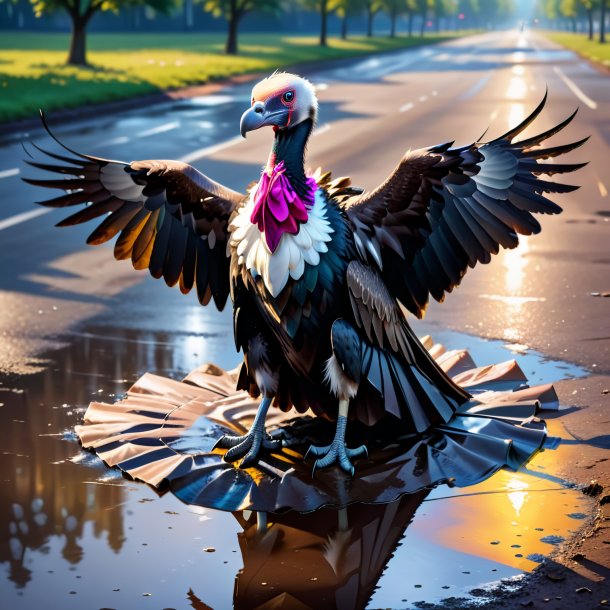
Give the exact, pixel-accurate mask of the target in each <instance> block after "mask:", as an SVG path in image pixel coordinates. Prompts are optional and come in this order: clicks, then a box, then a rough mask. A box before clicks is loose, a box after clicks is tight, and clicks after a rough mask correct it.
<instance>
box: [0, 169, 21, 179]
mask: <svg viewBox="0 0 610 610" xmlns="http://www.w3.org/2000/svg"><path fill="white" fill-rule="evenodd" d="M18 174H19V168H18V167H14V168H13V169H5V170H4V171H2V172H0V178H10V177H11V176H17V175H18Z"/></svg>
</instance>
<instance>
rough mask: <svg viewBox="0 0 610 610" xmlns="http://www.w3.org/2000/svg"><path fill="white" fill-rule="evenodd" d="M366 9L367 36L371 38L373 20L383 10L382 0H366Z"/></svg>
mask: <svg viewBox="0 0 610 610" xmlns="http://www.w3.org/2000/svg"><path fill="white" fill-rule="evenodd" d="M364 8H365V9H366V35H367V36H368V37H369V38H370V37H371V36H372V35H373V19H374V18H375V15H376V14H377V13H378V12H379V11H380V10H381V2H380V0H364Z"/></svg>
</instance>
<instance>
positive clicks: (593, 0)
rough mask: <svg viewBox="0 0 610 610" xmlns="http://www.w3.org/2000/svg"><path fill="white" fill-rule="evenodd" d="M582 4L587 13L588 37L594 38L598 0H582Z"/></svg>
mask: <svg viewBox="0 0 610 610" xmlns="http://www.w3.org/2000/svg"><path fill="white" fill-rule="evenodd" d="M580 4H581V6H582V7H583V8H584V10H585V12H586V13H587V25H588V30H589V34H588V38H589V40H593V13H594V11H595V9H596V8H597V0H580Z"/></svg>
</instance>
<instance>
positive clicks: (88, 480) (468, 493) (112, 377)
mask: <svg viewBox="0 0 610 610" xmlns="http://www.w3.org/2000/svg"><path fill="white" fill-rule="evenodd" d="M439 338H440V337H439ZM207 340H208V339H207V338H206V337H203V336H199V335H197V333H184V334H182V335H180V334H168V333H163V332H154V331H151V330H127V329H122V330H121V329H117V328H110V327H103V328H102V327H96V326H88V327H86V328H84V329H83V330H82V332H81V333H79V334H78V335H77V336H76V337H74V338H73V340H72V341H71V342H70V345H69V346H67V347H65V348H63V349H61V350H59V351H57V352H53V353H52V354H50V355H48V357H49V358H50V359H51V361H52V365H51V366H50V367H49V368H48V369H47V370H46V371H44V372H42V373H38V374H36V375H31V376H29V377H25V378H24V377H19V378H8V377H4V378H2V379H1V380H0V381H1V383H2V385H0V390H1V392H0V403H3V406H1V407H0V426H1V427H2V430H3V446H2V448H1V452H0V477H1V479H2V482H3V490H2V494H0V578H1V579H2V584H0V589H1V590H2V603H3V604H4V603H6V604H7V607H10V608H11V610H21V609H23V610H26V609H27V610H30V609H31V608H33V607H39V606H44V605H45V604H46V605H49V604H50V605H51V607H58V608H62V610H67V609H75V610H82V608H85V607H87V608H89V607H91V608H101V607H113V608H117V607H118V608H130V609H138V608H144V607H146V608H150V607H155V608H157V607H158V608H161V607H174V608H187V607H193V608H205V607H208V608H209V607H212V608H216V609H217V610H219V609H222V608H228V607H231V605H232V604H234V605H235V607H237V608H256V607H259V606H261V605H264V604H268V605H267V606H265V607H270V604H277V606H273V607H280V606H281V604H282V603H283V604H284V607H291V608H293V607H303V608H307V607H316V608H335V607H338V608H364V607H367V606H369V607H373V608H375V607H405V606H408V607H410V606H411V605H412V602H417V601H422V600H423V601H426V602H433V601H440V600H442V599H445V598H446V597H451V596H468V595H469V594H468V592H469V591H470V590H471V589H473V588H475V587H477V586H479V585H480V584H481V583H486V582H487V583H488V582H492V581H497V580H498V579H500V578H510V577H515V576H518V575H519V574H522V573H523V571H528V570H531V569H533V567H535V566H536V565H537V564H536V560H537V559H536V558H538V557H543V556H544V555H545V554H548V553H549V552H550V551H551V550H552V546H550V545H549V543H548V542H545V541H544V540H543V538H545V537H546V539H547V540H548V539H549V538H548V536H563V537H567V535H568V533H569V531H570V529H575V528H576V527H578V523H577V522H575V521H574V517H569V515H574V514H587V513H588V512H589V507H588V505H587V499H586V498H585V497H584V496H582V495H581V494H579V493H578V492H576V491H572V490H569V489H565V488H564V487H562V485H561V484H559V483H558V482H557V481H550V480H548V479H545V478H541V477H537V476H534V475H533V474H531V473H528V472H525V473H524V472H519V473H509V472H500V473H498V474H497V475H495V476H494V477H492V478H491V479H489V480H487V481H485V482H484V483H482V484H480V485H477V486H475V487H471V488H467V489H449V488H448V487H439V488H436V489H434V490H432V491H430V492H428V491H425V492H422V493H420V494H415V495H412V496H408V497H405V498H403V499H402V500H400V501H399V502H394V503H392V504H388V505H384V506H366V505H359V506H351V507H348V508H347V509H346V511H344V512H339V513H337V512H336V511H331V510H322V511H318V512H316V513H313V514H309V515H295V514H287V515H282V516H275V517H272V516H269V524H268V528H267V529H266V530H265V531H264V532H263V533H257V526H256V518H255V516H254V515H243V514H237V515H235V516H233V515H231V514H227V513H220V512H217V511H211V510H205V509H197V508H193V507H187V506H185V505H182V504H180V503H179V502H178V500H177V499H176V498H174V497H173V496H171V495H169V494H168V495H166V496H163V497H160V498H158V497H156V496H155V495H154V494H153V492H152V491H151V490H150V489H148V488H147V487H145V486H143V485H137V486H136V485H130V484H129V483H128V482H126V481H124V480H122V479H120V478H117V477H116V476H115V475H113V473H112V472H111V471H108V470H106V469H104V468H103V467H101V465H100V464H98V466H99V468H94V467H92V461H94V460H95V459H96V458H94V457H93V456H91V455H90V454H87V453H84V452H79V450H78V447H77V445H76V443H75V438H74V435H73V434H72V432H71V431H72V429H73V426H74V425H75V424H76V423H78V419H79V417H80V415H81V414H82V412H83V411H84V408H85V407H86V405H87V404H88V403H89V401H90V400H97V399H100V400H105V401H112V400H113V399H114V398H116V397H117V396H119V395H121V394H122V393H123V392H125V391H126V390H127V388H128V387H129V386H130V385H131V384H132V383H133V382H134V381H135V380H136V379H137V378H138V377H139V376H140V375H141V374H142V373H143V372H145V371H148V370H150V371H152V372H157V373H161V374H164V375H171V376H174V377H180V376H181V375H182V374H183V373H186V372H187V371H188V370H189V369H191V368H194V367H195V366H196V365H197V364H199V356H197V353H199V351H201V349H200V344H201V343H203V342H204V341H207ZM443 340H444V339H443ZM470 340H471V341H474V339H473V338H470ZM477 341H478V342H475V343H473V344H472V345H471V346H470V347H471V350H472V353H473V355H474V356H475V357H476V358H478V359H480V361H481V362H488V361H489V362H491V361H500V360H502V359H505V357H506V353H502V351H503V350H502V348H501V344H500V343H498V342H496V343H491V342H484V343H483V342H481V340H477ZM445 342H446V343H447V344H449V345H454V346H456V347H458V346H464V345H468V343H467V338H466V337H464V336H462V335H452V336H451V338H449V337H447V339H446V341H445ZM479 342H480V343H479ZM484 348H485V349H488V350H490V351H488V352H485V351H484ZM492 348H493V349H492ZM195 350H197V351H195ZM219 357H220V355H219ZM528 357H529V356H525V357H523V358H522V361H523V365H524V367H525V368H526V369H527V366H528V362H529V360H528ZM530 359H531V358H530ZM531 367H532V368H535V369H536V371H537V372H538V373H540V372H541V370H542V369H544V367H541V365H540V363H539V362H538V361H536V362H535V364H534V363H531ZM531 372H532V371H529V369H528V373H531ZM558 374H559V370H557V369H555V368H553V370H552V373H550V372H549V373H548V375H549V377H557V376H558ZM532 376H533V375H532ZM539 377H540V374H539V375H538V376H537V377H536V380H537V381H539V382H541V381H548V379H546V378H545V379H539ZM576 451H577V447H572V446H565V447H561V448H560V450H559V451H558V452H548V453H542V454H540V455H539V456H537V457H536V460H535V462H536V465H537V467H539V468H541V469H544V470H543V471H544V472H546V473H551V472H553V468H554V467H555V464H556V462H557V460H559V461H561V460H569V459H575V458H574V453H575V452H576ZM541 472H542V471H541ZM542 530H544V531H542ZM496 539H497V540H498V544H492V542H494V541H495V540H496ZM516 545H518V546H516ZM210 548H213V549H215V552H214V553H211V552H207V551H206V549H210ZM242 562H243V563H242ZM236 575H237V576H236ZM234 581H235V583H236V584H235V589H234V590H233V584H232V583H233V582H234ZM262 583H266V584H262ZM187 592H188V593H187ZM145 595H146V596H145ZM148 595H150V596H151V597H152V598H153V599H152V600H149V599H148ZM404 599H407V600H408V602H403V600H404ZM151 601H152V602H153V605H151ZM297 602H298V603H297ZM206 604H207V605H206ZM299 604H300V605H299ZM3 607H4V606H3Z"/></svg>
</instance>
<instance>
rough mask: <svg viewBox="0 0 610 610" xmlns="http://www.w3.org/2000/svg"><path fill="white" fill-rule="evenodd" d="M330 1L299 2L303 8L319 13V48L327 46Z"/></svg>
mask: <svg viewBox="0 0 610 610" xmlns="http://www.w3.org/2000/svg"><path fill="white" fill-rule="evenodd" d="M331 2H332V0H301V4H302V5H303V7H304V8H306V9H307V10H310V11H316V12H318V13H320V46H322V47H325V46H326V45H327V42H326V39H327V32H328V14H329V13H330V12H332V8H331Z"/></svg>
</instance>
